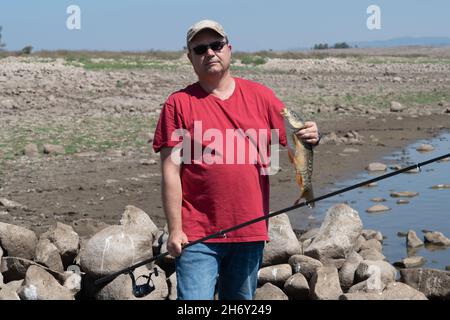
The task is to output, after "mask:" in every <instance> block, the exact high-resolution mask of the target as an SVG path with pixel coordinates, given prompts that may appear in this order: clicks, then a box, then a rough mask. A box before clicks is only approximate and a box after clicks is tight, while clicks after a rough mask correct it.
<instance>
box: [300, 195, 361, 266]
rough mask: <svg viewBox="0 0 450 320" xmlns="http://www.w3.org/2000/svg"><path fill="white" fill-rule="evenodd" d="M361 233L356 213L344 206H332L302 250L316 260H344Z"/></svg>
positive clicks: (359, 220)
mask: <svg viewBox="0 0 450 320" xmlns="http://www.w3.org/2000/svg"><path fill="white" fill-rule="evenodd" d="M361 231H362V222H361V219H360V218H359V215H358V212H357V211H356V210H354V209H352V208H351V207H349V206H348V205H346V204H337V205H334V206H332V207H331V208H330V209H329V210H328V211H327V214H326V217H325V219H324V221H323V223H322V225H321V227H320V230H319V233H318V235H317V236H316V238H314V240H313V241H312V242H311V244H310V245H309V246H308V247H307V248H304V254H305V255H307V256H310V257H312V258H314V259H317V260H321V261H322V260H326V259H327V258H331V259H339V258H345V257H346V256H347V255H348V254H349V253H350V252H351V251H352V250H353V248H354V246H355V243H356V240H357V239H358V237H359V235H360V234H361Z"/></svg>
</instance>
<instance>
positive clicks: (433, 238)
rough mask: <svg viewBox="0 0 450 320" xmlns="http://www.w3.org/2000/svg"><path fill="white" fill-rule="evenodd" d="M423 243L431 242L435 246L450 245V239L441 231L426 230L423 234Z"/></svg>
mask: <svg viewBox="0 0 450 320" xmlns="http://www.w3.org/2000/svg"><path fill="white" fill-rule="evenodd" d="M424 238H425V243H431V244H434V245H437V246H450V239H449V238H447V237H446V236H444V235H443V234H442V232H438V231H434V232H426V233H425V234H424Z"/></svg>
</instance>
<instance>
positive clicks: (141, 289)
mask: <svg viewBox="0 0 450 320" xmlns="http://www.w3.org/2000/svg"><path fill="white" fill-rule="evenodd" d="M449 157H450V153H447V154H444V155H441V156H439V157H436V158H433V159H430V160H427V161H423V162H419V163H416V164H414V165H411V166H408V167H405V168H402V169H399V170H396V171H393V172H390V173H387V174H384V175H381V176H378V177H375V178H373V179H369V180H366V181H363V182H360V183H357V184H354V185H352V186H349V187H346V188H343V189H339V190H336V191H333V192H330V193H327V194H325V195H323V196H320V197H317V198H314V199H312V200H309V201H304V202H301V203H299V204H296V205H292V206H290V207H287V208H284V209H281V210H278V211H274V212H271V213H269V214H267V215H264V216H262V217H259V218H255V219H252V220H249V221H246V222H243V223H241V224H238V225H236V226H233V227H230V228H228V229H224V230H220V231H218V232H216V233H213V234H211V235H209V236H206V237H203V238H201V239H198V240H195V241H192V242H189V243H187V244H186V245H184V246H183V249H185V248H187V247H190V246H193V245H195V244H198V243H201V242H204V241H207V240H209V239H213V238H217V237H221V236H223V235H225V234H226V233H228V232H231V231H234V230H237V229H241V228H243V227H246V226H248V225H250V224H253V223H256V222H259V221H262V220H268V219H269V218H272V217H275V216H277V215H279V214H282V213H285V212H288V211H292V210H294V209H298V208H301V207H305V206H310V205H311V204H313V203H315V202H319V201H322V200H324V199H327V198H331V197H333V196H336V195H338V194H341V193H344V192H348V191H351V190H354V189H357V188H360V187H362V186H365V185H368V184H370V183H374V182H377V181H380V180H384V179H387V178H390V177H393V176H396V175H398V174H400V173H404V172H407V171H410V170H414V169H418V170H419V171H421V167H423V166H426V165H428V164H430V163H433V162H436V161H439V160H442V159H445V158H449ZM167 255H169V252H164V253H161V254H159V255H157V256H154V257H151V258H149V259H146V260H143V261H141V262H138V263H136V264H134V265H132V266H130V267H128V268H125V269H122V270H119V271H117V272H114V273H112V274H110V275H107V276H104V277H102V278H99V279H97V280H95V281H94V284H95V285H101V284H103V283H106V282H109V281H111V280H113V279H114V278H116V277H117V276H119V275H121V274H129V275H130V277H131V279H132V285H133V294H134V295H135V296H136V297H143V296H145V295H147V294H148V293H150V292H151V291H153V290H154V285H153V283H151V284H150V281H151V274H155V276H158V271H157V269H156V268H154V272H153V273H150V275H149V276H142V277H145V278H147V279H148V281H147V282H146V283H145V284H143V285H136V282H135V279H134V275H133V271H134V270H135V269H136V268H138V267H140V266H143V265H145V264H149V263H151V262H153V261H155V260H159V259H161V258H163V257H165V256H167Z"/></svg>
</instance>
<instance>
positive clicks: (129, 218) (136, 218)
mask: <svg viewBox="0 0 450 320" xmlns="http://www.w3.org/2000/svg"><path fill="white" fill-rule="evenodd" d="M120 224H121V225H122V226H124V227H126V228H136V229H138V230H139V232H148V233H151V234H152V235H153V238H155V237H156V235H157V233H158V231H159V230H158V227H157V226H156V225H155V223H154V222H153V221H152V219H151V218H150V216H149V215H148V214H147V213H146V212H145V211H143V210H141V209H139V208H137V207H135V206H131V205H128V206H126V207H125V211H124V213H123V214H122V218H121V219H120Z"/></svg>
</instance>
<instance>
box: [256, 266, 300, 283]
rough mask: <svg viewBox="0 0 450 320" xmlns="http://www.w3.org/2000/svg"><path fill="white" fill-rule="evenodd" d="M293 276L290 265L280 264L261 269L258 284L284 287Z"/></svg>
mask: <svg viewBox="0 0 450 320" xmlns="http://www.w3.org/2000/svg"><path fill="white" fill-rule="evenodd" d="M290 276H292V269H291V266H290V265H289V264H278V265H274V266H268V267H264V268H261V269H259V271H258V284H259V285H262V284H265V283H266V282H270V283H272V284H274V285H276V286H277V287H283V285H284V283H285V282H286V280H287V279H289V277H290Z"/></svg>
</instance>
